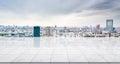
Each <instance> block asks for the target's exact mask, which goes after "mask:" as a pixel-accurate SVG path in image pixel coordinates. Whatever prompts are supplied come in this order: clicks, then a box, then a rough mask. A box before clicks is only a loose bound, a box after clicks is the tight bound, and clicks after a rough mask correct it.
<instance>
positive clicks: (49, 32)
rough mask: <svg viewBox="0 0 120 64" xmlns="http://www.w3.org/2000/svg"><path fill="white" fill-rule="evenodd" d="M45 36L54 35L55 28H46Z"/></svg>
mask: <svg viewBox="0 0 120 64" xmlns="http://www.w3.org/2000/svg"><path fill="white" fill-rule="evenodd" d="M45 36H53V30H52V28H51V27H49V26H48V27H46V28H45Z"/></svg>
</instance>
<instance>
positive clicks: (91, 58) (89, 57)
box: [85, 54, 106, 62]
mask: <svg viewBox="0 0 120 64" xmlns="http://www.w3.org/2000/svg"><path fill="white" fill-rule="evenodd" d="M85 57H86V59H87V60H88V62H106V60H105V59H104V58H103V57H102V56H100V55H97V54H86V55H85Z"/></svg>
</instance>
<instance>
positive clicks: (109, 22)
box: [106, 19, 113, 32]
mask: <svg viewBox="0 0 120 64" xmlns="http://www.w3.org/2000/svg"><path fill="white" fill-rule="evenodd" d="M106 30H107V31H108V32H113V19H108V20H106Z"/></svg>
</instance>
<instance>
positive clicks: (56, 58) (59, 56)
mask: <svg viewBox="0 0 120 64" xmlns="http://www.w3.org/2000/svg"><path fill="white" fill-rule="evenodd" d="M51 62H69V59H68V56H67V55H66V54H56V55H52V57H51Z"/></svg>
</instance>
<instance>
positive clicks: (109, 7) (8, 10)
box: [0, 0, 120, 27]
mask: <svg viewBox="0 0 120 64" xmlns="http://www.w3.org/2000/svg"><path fill="white" fill-rule="evenodd" d="M119 3H120V1H119V0H100V1H98V0H52V1H50V0H0V24H2V25H19V26H23V25H30V26H34V25H40V26H54V25H57V26H77V27H82V26H90V25H92V26H95V25H97V24H100V25H101V26H102V27H105V26H106V20H107V19H113V20H114V27H120V26H119V25H120V19H119V16H120V14H119V13H120V4H119Z"/></svg>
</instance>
